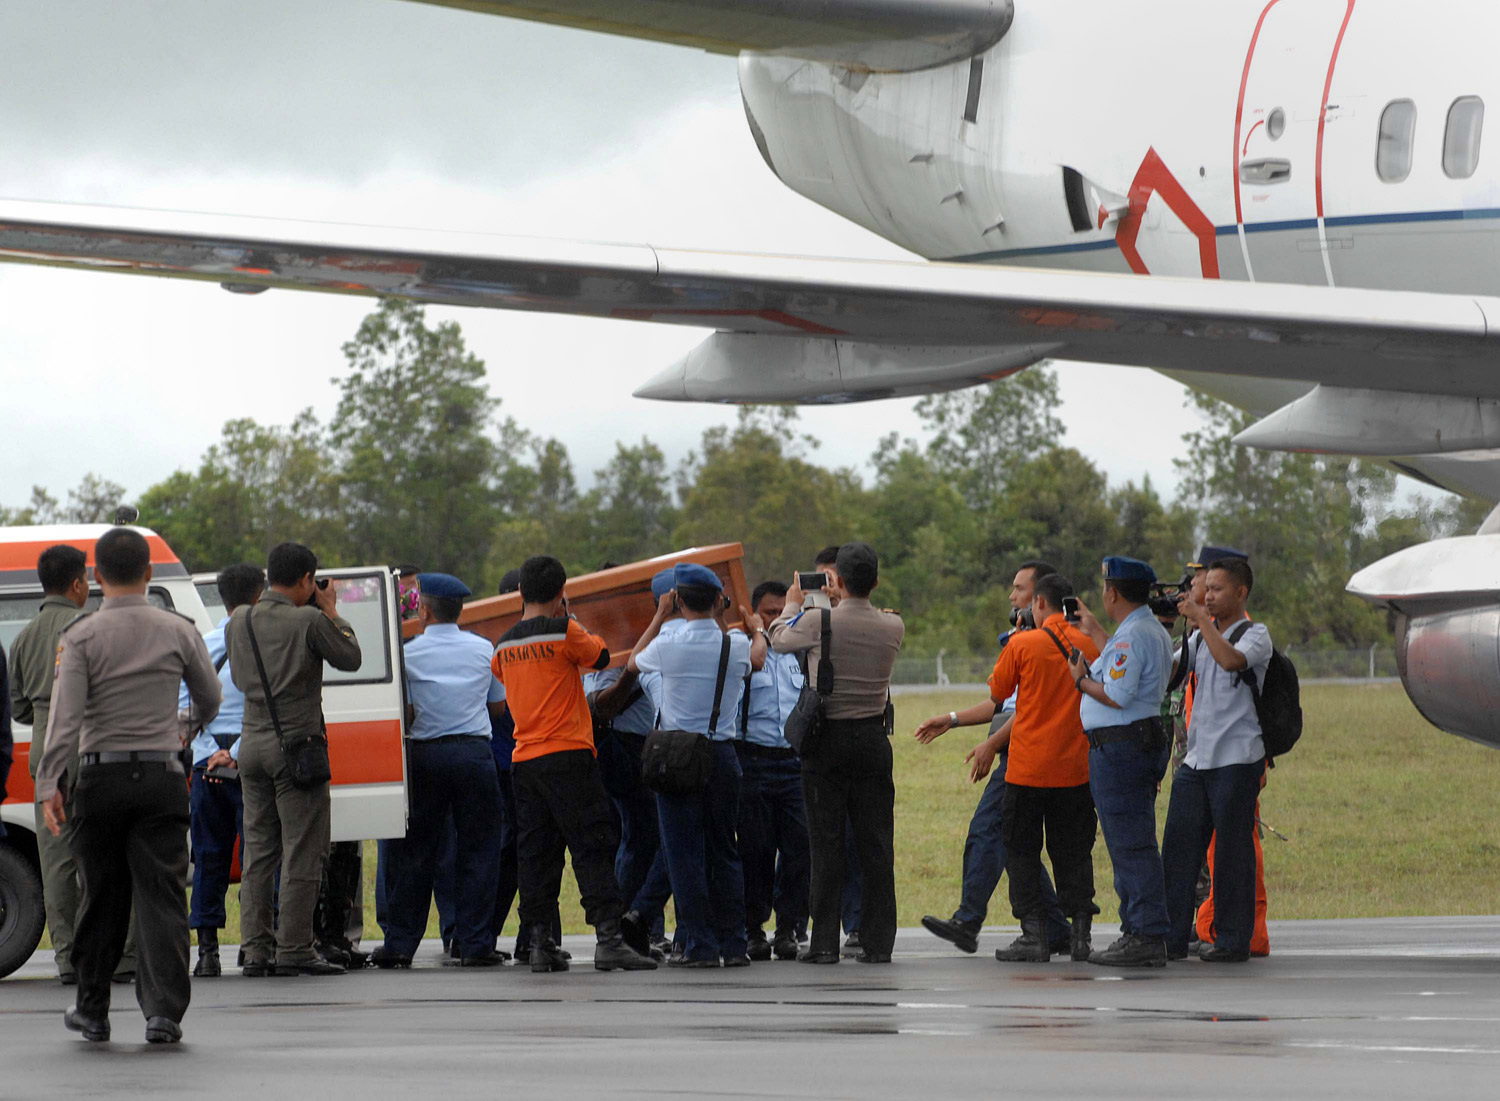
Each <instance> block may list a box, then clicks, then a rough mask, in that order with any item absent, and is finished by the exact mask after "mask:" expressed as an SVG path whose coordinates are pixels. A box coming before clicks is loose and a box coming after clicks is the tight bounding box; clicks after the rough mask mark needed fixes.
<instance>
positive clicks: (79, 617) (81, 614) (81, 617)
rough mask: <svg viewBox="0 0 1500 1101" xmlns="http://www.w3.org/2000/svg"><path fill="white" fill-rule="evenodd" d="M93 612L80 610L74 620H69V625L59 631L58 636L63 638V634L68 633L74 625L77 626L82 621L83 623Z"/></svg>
mask: <svg viewBox="0 0 1500 1101" xmlns="http://www.w3.org/2000/svg"><path fill="white" fill-rule="evenodd" d="M93 614H94V613H93V612H79V613H78V615H76V616H75V617H74V618H73V619H72V620H70V621H69V622H68V624H67V626H65V627H64V628H63V629H62V630H61V631H59V632H58V633H57V634H58V637H59V638H61V637H62V636H63V635H65V634H67V633H68V632H69V631H71V630H72V629H73V628H74V627H77V626H78V625H79V624H80V623H82V622H83V621H84V620H85V619H88V618H89V616H91V615H93Z"/></svg>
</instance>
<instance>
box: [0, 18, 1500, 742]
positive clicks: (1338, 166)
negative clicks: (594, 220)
mask: <svg viewBox="0 0 1500 1101" xmlns="http://www.w3.org/2000/svg"><path fill="white" fill-rule="evenodd" d="M424 2H429V3H436V4H441V5H444V6H449V7H458V8H465V9H469V10H472V11H475V12H478V13H488V14H491V15H500V16H510V17H516V18H521V19H530V20H539V21H545V22H551V23H560V24H564V25H569V26H574V27H580V28H586V29H592V30H602V31H608V32H612V33H616V34H624V35H630V36H634V37H640V38H649V39H655V40H658V41H665V42H674V43H678V44H681V45H688V46H696V47H701V48H705V49H709V50H714V51H718V52H723V53H731V54H737V55H738V56H739V71H740V88H741V93H742V96H743V99H744V105H745V113H746V118H747V121H748V125H749V130H750V134H751V136H752V138H753V140H754V141H755V142H756V144H757V146H758V148H759V149H760V151H761V154H762V155H763V157H764V159H765V161H766V163H767V164H768V165H769V166H770V168H771V170H772V171H773V172H774V173H775V174H776V175H777V177H778V178H779V179H780V180H781V181H782V182H783V183H785V184H786V185H787V186H788V187H790V188H792V189H793V190H795V191H797V192H798V193H800V194H802V195H804V196H806V197H808V198H810V199H812V200H813V201H814V202H817V203H819V204H821V205H823V206H825V207H827V208H828V209H830V210H833V211H834V212H836V213H838V214H840V215H842V216H844V217H846V218H849V219H851V220H852V221H854V222H856V223H858V224H860V225H862V226H864V227H866V228H868V229H869V230H871V231H872V232H874V233H877V234H879V235H880V236H882V237H885V238H887V239H889V240H891V241H894V242H896V243H897V244H900V245H902V246H904V247H906V248H907V249H910V250H912V251H913V252H915V253H917V254H919V255H921V256H924V257H928V258H930V259H931V260H933V261H938V262H934V263H901V262H889V261H851V260H832V259H826V258H808V257H791V256H763V255H746V254H729V253H711V252H695V251H686V250H677V249H668V248H656V247H650V246H638V245H599V244H581V243H569V242H555V241H538V240H528V239H524V238H510V237H495V236H486V235H466V234H454V233H436V232H432V233H429V232H419V231H401V230H389V231H377V230H370V229H367V228H362V227H361V228H353V227H344V226H330V225H317V224H312V223H299V222H283V221H268V220H258V219H232V218H224V217H220V216H201V217H195V216H184V215H180V214H169V213H161V212H149V211H129V210H121V209H117V208H88V207H78V206H58V205H52V204H45V203H21V202H0V259H4V260H11V261H17V262H27V263H39V264H51V265H57V266H64V267H76V268H87V269H94V270H104V271H122V272H135V273H144V274H154V275H163V276H178V277H186V278H197V279H207V280H212V281H215V282H218V283H221V284H222V285H223V286H224V287H225V288H226V289H228V290H233V291H238V292H246V293H256V292H259V291H261V290H264V289H266V288H268V287H283V288H292V289H304V290H321V291H332V292H340V293H353V294H365V295H381V296H399V297H407V298H412V299H416V300H418V301H423V302H432V303H443V304H451V305H471V306H490V307H499V308H504V309H523V310H543V311H549V312H558V313H571V314H581V315H590V316H600V317H616V318H624V319H634V320H651V321H658V322H676V323H681V324H687V325H693V326H698V327H705V326H711V327H714V328H716V329H717V330H718V331H716V332H715V333H714V334H713V335H711V336H710V337H708V338H707V339H706V340H705V341H704V342H703V343H702V344H701V345H699V346H698V347H697V348H695V349H694V350H693V351H692V352H690V353H689V354H688V355H687V356H686V357H684V358H683V359H682V360H681V361H679V362H678V363H675V364H673V365H672V366H670V367H669V368H668V369H667V370H665V371H663V372H662V373H661V374H659V375H658V376H656V377H655V378H653V379H651V380H650V381H648V382H647V383H646V384H645V385H644V386H642V387H641V388H640V389H639V390H638V391H637V395H638V396H641V397H648V398H657V399H666V400H686V401H729V402H760V401H791V402H837V401H851V400H861V399H870V398H882V397H890V396H896V395H907V394H920V393H930V392H934V391H939V390H946V389H954V388H958V387H963V386H970V385H974V384H976V383H980V382H983V381H985V380H988V379H995V378H1000V377H1002V376H1004V375H1007V374H1010V373H1013V372H1015V371H1019V370H1022V369H1024V368H1025V367H1027V366H1029V365H1031V364H1034V363H1036V362H1038V361H1040V360H1042V359H1047V358H1059V359H1074V360H1084V361H1091V362H1095V363H1108V364H1121V365H1134V366H1145V367H1152V368H1155V369H1157V370H1160V371H1162V372H1164V373H1166V374H1168V375H1170V376H1171V377H1173V378H1176V379H1178V380H1180V381H1182V382H1184V383H1186V384H1188V385H1190V386H1193V387H1195V388H1197V389H1200V390H1204V391H1207V392H1209V393H1212V394H1214V395H1216V396H1219V397H1222V398H1225V399H1227V400H1229V401H1231V402H1233V403H1235V404H1237V405H1239V406H1241V407H1242V408H1246V409H1249V410H1251V411H1253V412H1256V413H1257V414H1259V415H1260V416H1261V418H1262V419H1261V420H1260V421H1259V422H1258V423H1257V424H1255V425H1254V426H1253V427H1251V428H1250V429H1249V430H1247V431H1246V432H1244V433H1243V434H1242V435H1241V436H1240V437H1239V439H1240V442H1241V443H1245V444H1248V445H1251V446H1256V447H1263V448H1272V449H1281V450H1294V451H1317V452H1336V453H1342V454H1351V455H1361V456H1369V457H1375V458H1379V459H1382V460H1384V461H1388V462H1390V463H1391V464H1392V465H1394V466H1395V467H1396V468H1397V469H1399V470H1401V471H1403V472H1405V473H1407V474H1409V475H1411V476H1413V477H1416V478H1419V479H1422V480H1423V481H1426V482H1429V483H1431V484H1433V485H1438V486H1441V487H1444V488H1447V489H1451V490H1455V491H1460V492H1466V493H1471V494H1475V495H1480V496H1483V497H1486V498H1488V499H1490V500H1500V249H1497V247H1496V245H1497V241H1500V238H1497V236H1496V234H1497V230H1500V160H1497V156H1500V154H1496V153H1493V152H1492V153H1491V154H1490V156H1489V159H1488V161H1486V160H1485V159H1484V155H1483V153H1484V146H1483V134H1484V122H1485V104H1486V102H1487V101H1490V100H1495V101H1497V102H1500V68H1497V67H1496V66H1495V65H1494V62H1493V57H1492V54H1493V49H1494V43H1495V42H1497V41H1500V7H1496V6H1495V5H1493V4H1491V3H1486V2H1481V0H1431V2H1429V3H1428V4H1426V5H1425V6H1423V7H1422V8H1421V9H1420V10H1418V11H1414V10H1413V9H1412V8H1411V7H1410V5H1408V4H1401V3H1397V2H1396V0H1215V2H1213V3H1204V2H1203V0H1152V2H1151V3H1150V4H1148V5H1144V6H1142V5H1137V6H1135V7H1122V6H1120V5H1119V4H1117V3H1104V2H1103V0H818V2H814V0H804V2H798V0H424ZM1147 274H1149V275H1152V276H1154V277H1155V278H1150V279H1143V278H1139V276H1141V275H1147ZM1144 412H1146V411H1144V410H1143V413H1144ZM1491 529H1493V530H1494V531H1495V532H1497V533H1500V512H1497V514H1496V515H1492V516H1491V518H1490V520H1488V521H1487V522H1486V524H1485V525H1484V527H1483V528H1481V533H1482V534H1480V535H1477V536H1471V537H1465V538H1461V539H1456V540H1443V541H1440V542H1437V543H1431V544H1427V545H1425V546H1422V547H1417V548H1413V549H1412V550H1409V551H1406V552H1403V553H1402V554H1398V555H1395V556H1393V557H1392V558H1389V559H1386V560H1385V561H1383V562H1381V563H1378V564H1376V565H1375V566H1373V567H1371V568H1370V569H1368V570H1366V571H1363V572H1362V573H1361V574H1359V575H1358V576H1357V577H1356V578H1354V580H1353V581H1352V582H1351V583H1350V589H1351V591H1353V592H1356V593H1358V594H1359V595H1361V596H1363V597H1365V598H1366V599H1369V600H1372V601H1374V602H1376V603H1379V604H1383V605H1386V606H1388V607H1391V608H1393V609H1394V610H1395V611H1396V612H1397V614H1398V622H1399V624H1400V631H1399V635H1398V641H1399V645H1400V659H1401V671H1402V677H1403V680H1404V682H1405V684H1406V688H1407V691H1408V693H1409V694H1410V695H1411V697H1412V699H1413V700H1414V702H1415V703H1416V704H1417V706H1418V707H1419V708H1420V709H1421V710H1422V712H1423V713H1424V714H1425V715H1426V716H1427V717H1428V718H1429V719H1430V720H1432V721H1433V722H1434V723H1435V724H1436V725H1438V726H1440V727H1442V728H1443V729H1446V730H1449V731H1452V732H1454V733H1457V734H1461V735H1464V736H1466V737H1470V738H1474V739H1476V740H1479V741H1483V742H1486V743H1487V744H1490V745H1494V746H1497V747H1500V706H1497V704H1500V688H1496V687H1495V686H1496V685H1500V564H1497V563H1500V555H1497V554H1496V553H1495V552H1496V550H1497V549H1500V539H1497V538H1496V535H1494V534H1491Z"/></svg>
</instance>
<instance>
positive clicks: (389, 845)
mask: <svg viewBox="0 0 1500 1101" xmlns="http://www.w3.org/2000/svg"><path fill="white" fill-rule="evenodd" d="M404 844H406V839H405V838H404V837H386V838H382V839H381V840H379V841H376V842H375V924H376V925H378V926H380V931H381V933H383V934H384V935H385V936H386V937H387V938H389V937H390V935H391V934H390V927H391V907H390V899H391V895H392V894H393V893H394V892H393V890H392V884H394V883H395V882H396V875H395V872H393V871H392V870H391V869H392V868H393V866H394V864H393V861H392V858H391V854H392V853H394V852H395V851H396V850H397V849H399V848H400V847H401V846H402V845H404ZM457 852H458V831H457V830H456V829H454V827H453V821H452V819H449V821H448V825H447V827H446V828H445V829H444V831H443V842H442V845H441V846H439V848H438V856H437V865H436V866H435V867H434V868H433V870H432V901H433V902H434V903H435V904H436V905H437V912H438V928H439V930H441V932H442V937H443V944H444V946H445V947H446V946H447V944H448V942H449V941H451V940H452V939H453V921H454V919H453V910H454V907H455V905H456V904H455V903H454V901H453V898H454V895H455V894H456V893H457V890H458V889H457V887H455V886H454V883H453V861H454V859H455V858H456V856H457Z"/></svg>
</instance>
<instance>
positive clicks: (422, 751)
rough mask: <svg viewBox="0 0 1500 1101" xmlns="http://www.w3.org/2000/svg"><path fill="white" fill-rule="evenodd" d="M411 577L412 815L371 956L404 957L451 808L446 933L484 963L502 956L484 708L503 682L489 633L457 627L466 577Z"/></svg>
mask: <svg viewBox="0 0 1500 1101" xmlns="http://www.w3.org/2000/svg"><path fill="white" fill-rule="evenodd" d="M418 584H419V586H420V587H421V610H420V612H419V619H420V621H421V623H422V627H423V631H422V634H420V635H419V636H417V637H416V638H414V639H412V640H411V641H410V642H409V643H407V644H406V694H407V699H408V700H409V701H410V703H409V707H408V718H409V720H410V727H409V733H408V736H407V754H408V758H409V764H410V770H411V771H410V785H411V820H410V824H409V826H408V827H407V835H406V841H405V843H404V844H402V845H399V846H397V847H396V848H395V849H394V850H393V851H392V852H391V859H392V871H393V872H394V879H395V884H394V888H393V890H392V893H391V897H390V900H389V907H390V915H389V920H390V928H389V929H388V931H387V936H386V942H385V944H383V945H382V946H381V947H380V949H379V950H378V951H376V952H375V954H374V955H373V957H372V958H373V960H374V962H375V964H376V966H379V967H386V968H390V967H409V966H411V960H412V956H413V955H414V954H415V953H416V950H417V945H418V944H419V943H420V942H421V939H422V935H423V933H424V932H425V931H426V929H427V915H428V911H429V909H430V908H431V903H432V886H433V868H434V866H435V865H436V863H437V856H438V851H439V849H440V847H441V845H442V841H443V834H444V832H445V830H446V826H447V822H448V817H449V815H450V814H451V815H452V818H453V823H454V825H455V826H456V828H457V833H458V838H457V849H456V853H455V858H454V871H455V880H456V886H457V891H458V898H457V907H456V912H455V914H454V929H453V942H454V943H455V944H456V945H457V947H458V956H459V962H460V963H461V964H462V965H463V966H465V967H491V966H494V965H496V964H498V963H500V962H502V957H501V956H500V955H499V954H498V953H497V952H496V951H495V935H494V928H493V920H494V914H495V893H496V888H497V885H498V882H499V879H500V840H501V838H500V785H499V781H498V779H497V778H496V775H495V758H494V755H493V754H492V752H491V750H490V717H491V714H492V713H496V712H498V711H499V710H500V709H501V708H502V706H503V705H502V703H501V701H502V700H503V699H504V690H503V689H502V688H501V685H500V683H499V681H497V680H495V678H494V675H493V674H492V673H491V672H490V658H491V657H492V656H493V653H494V651H493V649H492V647H491V645H490V643H489V642H488V641H487V640H486V639H484V638H481V637H480V636H479V635H476V634H472V633H470V632H468V631H462V630H460V629H459V627H458V616H459V613H460V612H461V611H463V600H464V597H466V596H469V595H471V594H470V592H469V588H468V586H466V585H465V584H464V583H463V582H462V581H460V580H459V579H458V578H456V577H453V576H452V575H450V574H445V573H424V574H421V575H420V576H419V577H418Z"/></svg>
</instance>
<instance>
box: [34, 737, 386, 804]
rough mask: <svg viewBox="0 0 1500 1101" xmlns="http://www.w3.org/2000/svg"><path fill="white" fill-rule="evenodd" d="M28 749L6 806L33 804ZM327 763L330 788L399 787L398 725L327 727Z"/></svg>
mask: <svg viewBox="0 0 1500 1101" xmlns="http://www.w3.org/2000/svg"><path fill="white" fill-rule="evenodd" d="M30 756H31V745H30V744H29V743H25V742H23V743H20V744H18V745H17V746H16V757H15V761H14V763H13V764H12V765H11V769H10V780H9V782H8V783H7V784H6V795H5V801H6V802H7V803H32V802H35V801H36V786H35V783H34V782H33V781H32V779H31V773H30V770H29V769H28V768H27V767H26V762H27V760H28V759H29V758H30ZM328 761H329V765H330V766H331V768H332V771H333V784H334V786H335V787H338V786H339V785H340V784H399V783H400V782H401V775H402V761H401V721H400V720H399V719H380V720H376V721H374V722H363V723H331V724H329V727H328Z"/></svg>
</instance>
